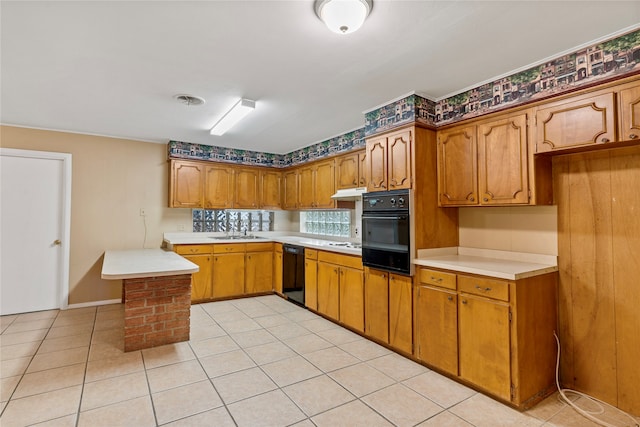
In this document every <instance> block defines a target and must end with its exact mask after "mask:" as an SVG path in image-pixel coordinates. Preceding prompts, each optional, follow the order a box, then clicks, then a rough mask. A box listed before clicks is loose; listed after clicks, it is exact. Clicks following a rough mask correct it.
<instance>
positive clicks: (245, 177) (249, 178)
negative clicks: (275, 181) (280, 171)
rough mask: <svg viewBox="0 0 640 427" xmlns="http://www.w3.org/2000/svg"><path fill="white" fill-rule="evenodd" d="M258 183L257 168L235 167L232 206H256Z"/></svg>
mask: <svg viewBox="0 0 640 427" xmlns="http://www.w3.org/2000/svg"><path fill="white" fill-rule="evenodd" d="M259 183H260V172H259V171H258V170H257V169H245V168H242V169H236V171H235V191H234V202H233V207H234V208H248V209H256V208H258V205H259Z"/></svg>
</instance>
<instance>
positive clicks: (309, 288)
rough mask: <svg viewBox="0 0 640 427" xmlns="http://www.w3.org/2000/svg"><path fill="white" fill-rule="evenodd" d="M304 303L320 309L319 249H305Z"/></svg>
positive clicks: (313, 308)
mask: <svg viewBox="0 0 640 427" xmlns="http://www.w3.org/2000/svg"><path fill="white" fill-rule="evenodd" d="M304 305H305V306H306V307H307V308H310V309H312V310H318V251H316V250H315V249H305V250H304Z"/></svg>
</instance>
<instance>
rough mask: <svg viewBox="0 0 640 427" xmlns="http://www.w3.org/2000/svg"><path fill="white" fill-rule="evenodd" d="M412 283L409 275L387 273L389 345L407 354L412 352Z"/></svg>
mask: <svg viewBox="0 0 640 427" xmlns="http://www.w3.org/2000/svg"><path fill="white" fill-rule="evenodd" d="M412 285H413V281H412V278H411V277H408V276H401V275H399V274H394V273H390V274H389V345H391V346H392V347H394V348H396V349H398V350H400V351H403V352H405V353H409V354H410V353H412V352H413V314H412V313H413V296H412V293H413V289H412V288H413V286H412Z"/></svg>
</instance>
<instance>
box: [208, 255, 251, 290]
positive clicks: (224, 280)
mask: <svg viewBox="0 0 640 427" xmlns="http://www.w3.org/2000/svg"><path fill="white" fill-rule="evenodd" d="M244 256H245V254H244V251H243V252H241V253H229V254H214V256H213V292H212V294H213V298H226V297H235V296H240V295H243V294H244V270H245V259H244Z"/></svg>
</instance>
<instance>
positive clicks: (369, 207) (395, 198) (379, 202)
mask: <svg viewBox="0 0 640 427" xmlns="http://www.w3.org/2000/svg"><path fill="white" fill-rule="evenodd" d="M362 201H363V206H362V209H363V210H364V211H389V210H392V211H393V210H408V209H409V190H395V191H381V192H377V193H366V194H364V195H363V196H362Z"/></svg>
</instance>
